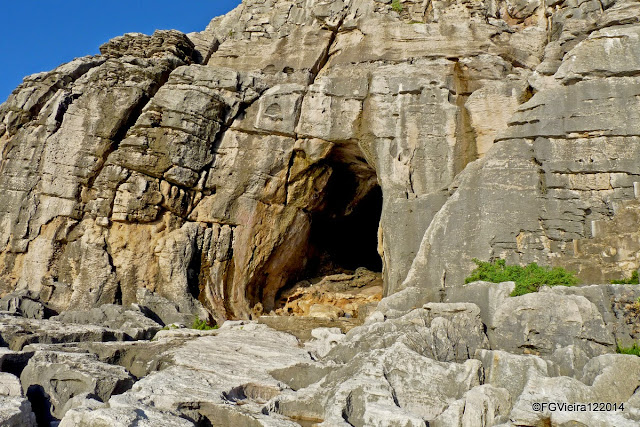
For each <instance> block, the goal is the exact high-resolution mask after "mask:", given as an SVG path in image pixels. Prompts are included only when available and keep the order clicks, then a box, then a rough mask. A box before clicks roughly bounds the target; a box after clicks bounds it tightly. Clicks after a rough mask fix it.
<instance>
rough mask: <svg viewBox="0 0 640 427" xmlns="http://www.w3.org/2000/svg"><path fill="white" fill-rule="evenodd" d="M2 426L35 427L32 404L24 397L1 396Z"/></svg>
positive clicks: (0, 415) (0, 419)
mask: <svg viewBox="0 0 640 427" xmlns="http://www.w3.org/2000/svg"><path fill="white" fill-rule="evenodd" d="M0 424H2V425H3V426H6V427H35V426H37V424H36V416H35V414H34V413H33V412H32V411H31V403H29V401H28V400H27V399H25V398H23V397H16V396H0Z"/></svg>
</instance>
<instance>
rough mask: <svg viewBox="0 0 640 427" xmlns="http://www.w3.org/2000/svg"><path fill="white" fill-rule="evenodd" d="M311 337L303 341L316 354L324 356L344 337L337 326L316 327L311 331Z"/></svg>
mask: <svg viewBox="0 0 640 427" xmlns="http://www.w3.org/2000/svg"><path fill="white" fill-rule="evenodd" d="M311 336H312V337H313V339H312V340H311V341H309V342H307V343H305V347H306V348H309V349H311V350H312V351H313V352H314V353H315V354H316V355H317V356H319V357H324V356H326V355H327V354H328V353H329V352H330V351H331V349H332V348H334V347H335V346H337V345H338V343H340V342H341V341H342V340H344V339H345V335H344V334H343V333H342V331H341V330H340V329H338V328H316V329H314V330H312V331H311Z"/></svg>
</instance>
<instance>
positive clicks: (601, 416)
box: [509, 355, 637, 427]
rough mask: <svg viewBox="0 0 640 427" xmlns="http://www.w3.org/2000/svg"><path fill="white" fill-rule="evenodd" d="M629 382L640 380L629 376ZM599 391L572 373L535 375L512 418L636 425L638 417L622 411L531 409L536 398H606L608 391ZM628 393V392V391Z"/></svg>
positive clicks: (520, 422)
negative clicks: (566, 375) (567, 374)
mask: <svg viewBox="0 0 640 427" xmlns="http://www.w3.org/2000/svg"><path fill="white" fill-rule="evenodd" d="M607 356H608V355H607ZM629 382H630V383H636V382H637V381H636V380H635V379H630V380H629V379H628V383H629ZM600 391H602V390H597V388H596V387H590V386H588V385H585V384H584V383H582V382H580V381H578V380H576V379H573V378H569V377H554V378H545V377H534V378H532V379H531V380H530V381H529V382H528V383H527V386H526V387H525V389H524V390H523V392H522V394H521V395H520V397H519V398H518V400H517V402H515V403H514V408H513V410H512V411H511V414H510V416H509V418H510V421H511V422H512V423H513V424H515V425H536V424H538V423H541V422H545V421H546V422H550V423H551V425H571V424H574V425H581V424H582V425H588V426H598V427H600V426H602V427H604V426H612V425H615V426H624V427H626V426H629V427H630V426H633V425H637V421H635V420H632V419H630V418H629V414H628V413H626V412H622V411H608V412H607V411H604V412H594V411H591V412H590V411H560V410H549V409H548V408H542V410H541V411H537V412H536V411H534V410H533V409H532V404H533V403H534V402H538V403H539V402H575V403H583V402H586V403H589V402H606V401H607V400H606V393H605V394H603V395H601V394H600ZM622 395H624V393H622ZM626 396H629V395H628V394H626ZM629 397H630V396H629ZM625 400H626V399H625ZM618 403H623V402H618Z"/></svg>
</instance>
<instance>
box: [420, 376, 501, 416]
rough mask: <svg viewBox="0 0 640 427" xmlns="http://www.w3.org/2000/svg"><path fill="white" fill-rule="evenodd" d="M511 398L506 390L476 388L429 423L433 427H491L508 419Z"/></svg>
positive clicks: (490, 387) (483, 386) (487, 385)
mask: <svg viewBox="0 0 640 427" xmlns="http://www.w3.org/2000/svg"><path fill="white" fill-rule="evenodd" d="M510 409H511V396H510V394H509V392H508V391H507V390H505V389H504V388H498V387H494V386H492V385H489V384H483V385H480V386H476V387H474V388H472V389H471V390H469V391H468V392H466V393H465V394H464V395H463V396H462V398H461V399H459V400H456V401H455V402H453V403H452V404H451V405H449V407H448V408H447V409H446V410H445V411H444V412H443V413H441V414H440V415H438V417H437V418H436V419H435V420H433V421H431V422H429V426H430V427H431V426H433V427H489V426H494V425H496V424H500V423H502V422H504V421H506V420H507V419H508V416H509V412H510Z"/></svg>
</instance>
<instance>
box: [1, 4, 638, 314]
mask: <svg viewBox="0 0 640 427" xmlns="http://www.w3.org/2000/svg"><path fill="white" fill-rule="evenodd" d="M637 12H638V5H637V2H635V1H631V0H617V1H607V2H605V3H601V2H598V1H596V0H589V1H585V2H581V3H579V4H576V3H575V2H569V1H560V2H555V3H553V4H547V3H542V2H539V1H528V2H523V1H520V2H518V1H505V0H499V1H479V2H478V1H473V2H471V1H467V0H457V1H455V2H453V3H451V2H443V1H433V2H427V3H425V2H417V1H414V0H403V1H401V2H399V3H397V4H396V3H394V2H387V1H384V2H382V1H374V0H352V1H343V0H333V1H326V0H322V1H321V0H313V1H311V2H308V1H302V0H286V1H277V2H276V1H274V0H267V1H262V0H260V1H258V0H245V1H244V2H243V3H242V4H241V5H240V6H239V7H238V8H236V9H235V10H234V11H232V12H230V13H229V14H228V15H226V16H224V17H219V18H216V19H214V20H213V21H211V23H210V25H209V26H208V27H207V28H206V29H205V30H204V31H202V32H200V33H192V34H189V35H183V34H181V33H179V32H176V31H158V32H156V33H154V34H153V35H152V36H145V35H142V34H127V35H124V36H122V37H118V38H116V39H114V40H112V41H110V42H108V43H106V44H105V45H104V46H102V48H101V55H98V56H95V57H86V58H80V59H76V60H74V61H72V62H70V63H68V64H65V65H62V66H60V67H58V68H57V69H55V70H53V71H51V72H48V73H40V74H37V75H34V76H30V77H28V78H26V79H25V81H24V83H23V84H22V85H21V86H20V87H18V88H17V89H16V90H15V91H14V93H13V94H12V95H11V96H10V97H9V99H8V100H7V102H6V103H5V104H3V105H2V107H0V123H1V124H2V125H1V127H0V148H1V150H0V151H1V153H2V158H1V160H0V162H1V163H0V164H1V167H0V189H2V196H0V201H1V202H2V203H1V205H2V212H0V224H1V225H2V227H0V268H1V270H0V271H1V274H0V289H1V292H2V293H3V294H5V293H9V292H13V291H15V290H18V291H20V292H29V295H31V297H33V298H36V299H38V300H39V301H41V302H42V303H44V304H45V305H46V307H47V308H48V309H51V310H54V311H57V312H60V311H64V310H68V309H70V308H73V309H76V310H78V309H79V310H86V309H90V308H93V307H97V306H100V305H102V304H107V303H109V304H111V303H123V304H125V305H126V304H130V303H136V302H140V298H141V296H140V295H139V290H140V289H143V290H146V291H148V292H153V293H154V294H156V295H158V296H159V297H162V298H167V299H168V300H170V301H172V303H173V304H175V306H176V311H177V312H178V313H180V315H178V316H173V317H174V319H179V318H180V317H182V319H183V320H182V321H181V320H178V321H179V322H181V323H189V322H190V321H192V320H193V319H194V318H195V316H196V315H197V316H198V317H200V318H206V320H209V321H213V320H215V321H217V322H221V321H223V320H224V319H228V318H249V317H256V316H258V315H259V314H260V312H261V311H262V312H264V313H269V312H271V311H272V310H274V309H275V308H277V307H276V305H277V301H276V300H277V298H278V297H279V296H280V290H281V289H283V288H285V287H288V286H292V285H293V284H295V283H296V282H297V281H300V280H302V279H308V278H311V277H318V276H326V275H331V274H335V273H337V272H340V271H344V270H349V271H353V270H355V269H357V268H358V267H366V268H369V269H373V270H376V271H382V277H383V284H384V294H385V295H391V294H393V293H395V292H397V291H398V290H401V289H404V288H408V287H415V288H417V289H422V290H424V292H422V297H421V299H422V301H419V303H420V304H421V303H424V302H426V301H429V300H431V301H442V300H444V298H446V296H443V293H446V292H445V291H446V289H448V288H450V287H456V286H459V285H460V284H461V283H462V278H464V277H465V275H466V274H467V273H468V271H469V270H471V269H472V268H473V264H472V263H471V258H473V257H478V258H481V259H488V258H492V257H504V258H507V259H508V260H509V261H510V262H521V263H527V262H531V261H537V262H539V263H541V264H558V265H564V266H567V267H571V268H573V269H576V270H577V271H578V272H579V274H580V275H581V277H582V278H583V279H584V280H585V281H587V282H591V283H604V282H607V281H608V280H609V279H611V278H618V277H620V276H624V275H629V274H630V272H631V271H632V270H634V269H637V268H638V267H640V261H639V260H638V256H637V254H638V253H639V251H638V247H640V246H639V243H638V233H637V232H636V231H637V230H635V231H634V229H629V227H628V226H629V225H630V224H633V223H634V218H636V217H637V212H636V211H637V202H633V199H634V197H635V196H637V195H638V191H639V190H638V185H639V184H638V182H640V180H639V179H638V176H640V166H639V163H638V161H637V158H638V155H637V154H638V153H636V151H637V147H638V138H640V132H639V131H638V129H637V126H636V124H637V123H638V120H637V117H636V116H637V114H636V113H637V111H636V110H637V108H636V107H637V105H636V102H635V99H636V98H637V96H636V95H637V93H640V92H638V90H639V89H638V86H639V83H638V76H637V75H638V73H639V69H640V65H639V60H638V57H637V54H636V52H637V51H638V43H639V42H638V40H639V38H638V31H639V30H638V27H639V25H640V23H638V19H637V17H638V13H637ZM623 58H624V59H623ZM632 228H633V227H632ZM635 228H637V227H635ZM380 258H381V260H382V262H381V261H380ZM418 305H419V304H418ZM25 309H26V308H25ZM341 309H342V308H341ZM318 310H319V308H318ZM342 310H343V311H344V309H342ZM325 311H326V310H325ZM325 314H326V315H330V314H331V313H325ZM334 314H335V313H334ZM338 314H339V313H338Z"/></svg>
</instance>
